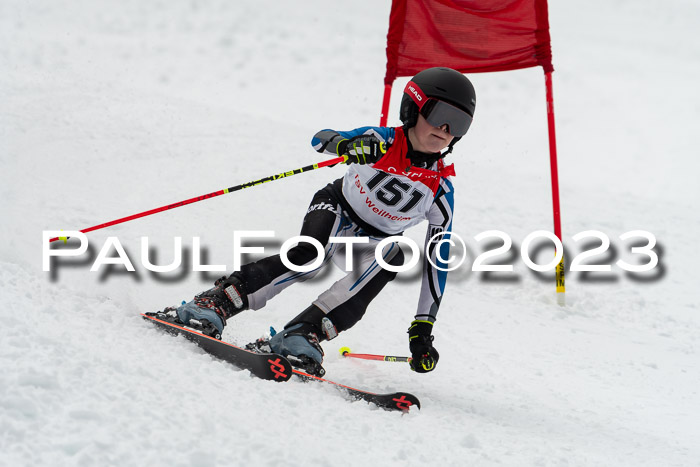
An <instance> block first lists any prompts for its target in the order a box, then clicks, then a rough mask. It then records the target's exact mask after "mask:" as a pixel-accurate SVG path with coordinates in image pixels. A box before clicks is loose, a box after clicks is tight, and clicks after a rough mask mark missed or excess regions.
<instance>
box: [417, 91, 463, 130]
mask: <svg viewBox="0 0 700 467" xmlns="http://www.w3.org/2000/svg"><path fill="white" fill-rule="evenodd" d="M420 113H421V115H422V116H423V117H425V119H426V120H427V122H428V123H430V124H431V125H432V126H434V127H436V128H439V127H441V126H442V125H445V124H446V125H447V127H448V128H447V130H448V131H449V133H450V134H451V135H452V136H458V137H459V136H464V135H466V134H467V130H469V126H470V125H471V124H472V116H471V115H469V114H468V113H466V112H465V111H464V110H462V109H458V108H457V107H455V106H454V105H451V104H448V103H447V102H444V101H439V100H437V99H428V102H426V103H425V105H423V108H422V109H420Z"/></svg>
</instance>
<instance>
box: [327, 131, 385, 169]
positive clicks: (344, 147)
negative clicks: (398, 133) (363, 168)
mask: <svg viewBox="0 0 700 467" xmlns="http://www.w3.org/2000/svg"><path fill="white" fill-rule="evenodd" d="M384 154H386V143H384V142H383V141H380V140H379V138H377V137H376V136H371V135H362V136H355V137H354V138H350V139H344V140H343V141H341V142H339V143H338V155H339V156H345V163H346V164H373V163H375V162H377V161H378V160H379V159H380V158H381V157H382V156H383V155H384Z"/></svg>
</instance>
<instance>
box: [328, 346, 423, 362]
mask: <svg viewBox="0 0 700 467" xmlns="http://www.w3.org/2000/svg"><path fill="white" fill-rule="evenodd" d="M340 355H342V356H343V357H350V358H360V359H362V360H379V361H382V362H410V361H411V360H413V359H412V358H411V357H394V356H391V355H372V354H368V353H352V352H350V349H349V348H348V347H342V348H341V349H340Z"/></svg>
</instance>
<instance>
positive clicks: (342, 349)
mask: <svg viewBox="0 0 700 467" xmlns="http://www.w3.org/2000/svg"><path fill="white" fill-rule="evenodd" d="M347 353H351V352H350V347H341V348H340V355H342V356H343V357H344V356H345V354H347Z"/></svg>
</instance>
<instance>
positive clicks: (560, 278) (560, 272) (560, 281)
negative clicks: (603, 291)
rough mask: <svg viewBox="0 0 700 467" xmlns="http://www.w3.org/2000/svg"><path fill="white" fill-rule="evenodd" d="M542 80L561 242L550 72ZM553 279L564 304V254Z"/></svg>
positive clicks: (557, 230)
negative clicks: (544, 90)
mask: <svg viewBox="0 0 700 467" xmlns="http://www.w3.org/2000/svg"><path fill="white" fill-rule="evenodd" d="M544 82H545V86H546V88H547V90H546V94H547V128H548V130H549V166H550V170H551V178H552V208H553V211H554V235H556V236H557V238H559V241H560V242H562V245H563V242H564V240H563V239H562V236H561V211H560V206H559V173H558V168H557V137H556V134H555V131H554V92H553V90H552V72H551V71H547V72H545V74H544ZM555 279H556V284H557V303H558V304H559V305H562V306H564V305H565V304H566V300H565V296H566V295H565V293H566V287H565V286H564V256H562V258H561V261H559V264H558V265H557V267H556V271H555Z"/></svg>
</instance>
